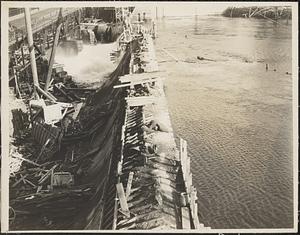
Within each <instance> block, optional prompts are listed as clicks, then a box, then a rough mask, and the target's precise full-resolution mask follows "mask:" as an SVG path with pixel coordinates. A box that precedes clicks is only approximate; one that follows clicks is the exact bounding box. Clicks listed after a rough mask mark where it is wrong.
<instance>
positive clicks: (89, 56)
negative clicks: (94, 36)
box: [55, 43, 116, 87]
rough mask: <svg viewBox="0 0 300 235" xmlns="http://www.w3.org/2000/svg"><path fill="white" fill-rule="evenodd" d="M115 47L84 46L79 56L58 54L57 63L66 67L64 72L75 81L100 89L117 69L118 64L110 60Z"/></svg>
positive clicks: (104, 45)
mask: <svg viewBox="0 0 300 235" xmlns="http://www.w3.org/2000/svg"><path fill="white" fill-rule="evenodd" d="M115 46H116V44H115V43H109V44H97V45H83V49H82V51H80V52H79V53H78V55H74V56H68V55H64V54H63V53H58V54H57V55H56V57H55V62H57V63H59V64H63V65H64V70H65V71H67V72H68V74H70V75H72V77H73V81H75V82H77V83H83V84H88V85H89V87H90V86H92V87H99V85H101V84H102V83H103V82H104V80H105V78H106V77H107V75H109V74H110V73H111V72H113V70H114V69H115V68H116V64H114V63H113V62H112V61H111V60H110V53H111V52H112V51H113V50H114V48H115Z"/></svg>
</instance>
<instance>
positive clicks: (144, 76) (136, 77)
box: [119, 73, 158, 83]
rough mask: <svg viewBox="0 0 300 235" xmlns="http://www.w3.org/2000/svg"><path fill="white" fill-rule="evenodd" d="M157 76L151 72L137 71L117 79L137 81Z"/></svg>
mask: <svg viewBox="0 0 300 235" xmlns="http://www.w3.org/2000/svg"><path fill="white" fill-rule="evenodd" d="M156 78H158V77H157V76H155V75H153V74H151V73H137V74H130V75H125V76H122V77H120V78H119V81H120V82H122V83H125V82H137V81H143V80H149V79H150V80H151V79H156Z"/></svg>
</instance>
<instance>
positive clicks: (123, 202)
mask: <svg viewBox="0 0 300 235" xmlns="http://www.w3.org/2000/svg"><path fill="white" fill-rule="evenodd" d="M116 187H117V193H118V198H119V201H120V206H121V210H122V213H124V215H125V216H126V217H127V218H130V212H129V208H128V204H127V199H126V196H125V192H124V188H123V184H122V183H117V184H116Z"/></svg>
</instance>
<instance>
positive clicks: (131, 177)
mask: <svg viewBox="0 0 300 235" xmlns="http://www.w3.org/2000/svg"><path fill="white" fill-rule="evenodd" d="M133 175H134V172H130V173H129V177H128V182H127V187H126V199H128V197H129V195H130V191H131V185H132V180H133Z"/></svg>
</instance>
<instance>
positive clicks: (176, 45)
mask: <svg viewBox="0 0 300 235" xmlns="http://www.w3.org/2000/svg"><path fill="white" fill-rule="evenodd" d="M157 29H158V38H157V39H156V41H155V46H156V54H157V58H158V61H159V67H160V69H161V70H162V71H164V76H165V78H166V81H165V85H166V95H167V99H168V105H169V111H170V115H171V120H172V125H173V129H174V132H175V135H176V136H180V137H182V138H184V139H186V140H187V142H188V152H189V155H190V156H191V162H192V166H191V167H192V173H193V184H194V185H195V186H196V188H197V190H198V204H199V213H200V220H201V222H202V223H204V224H205V225H206V226H211V227H212V228H215V229H218V228H220V229H224V228H289V227H292V226H293V173H292V76H291V75H290V74H286V72H288V73H290V72H291V67H292V58H291V54H292V48H291V44H292V41H291V25H290V24H289V25H285V22H282V24H280V25H275V24H274V23H272V22H269V21H266V20H257V19H241V18H235V19H231V18H224V17H221V16H198V17H183V18H182V17H166V18H164V19H163V20H160V21H158V22H157ZM163 49H165V50H167V51H168V52H169V53H170V54H172V55H173V56H170V55H168V54H167V53H166V52H165V51H164V50H163ZM197 56H200V57H204V58H207V59H210V60H212V61H210V60H201V61H200V60H198V59H197ZM174 58H177V59H178V62H176V61H175V60H174ZM266 64H268V71H266Z"/></svg>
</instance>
